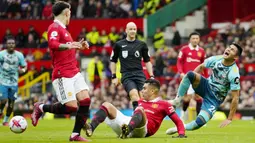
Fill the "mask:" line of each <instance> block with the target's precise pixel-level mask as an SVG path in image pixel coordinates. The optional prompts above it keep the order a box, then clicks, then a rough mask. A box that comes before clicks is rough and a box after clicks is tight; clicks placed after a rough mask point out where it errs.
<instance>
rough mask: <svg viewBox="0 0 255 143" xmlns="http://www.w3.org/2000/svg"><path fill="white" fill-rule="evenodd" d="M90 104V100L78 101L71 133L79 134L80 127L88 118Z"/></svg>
mask: <svg viewBox="0 0 255 143" xmlns="http://www.w3.org/2000/svg"><path fill="white" fill-rule="evenodd" d="M90 102H91V101H90V98H85V99H83V100H81V101H79V103H80V106H79V109H78V111H77V113H76V116H75V124H74V129H73V133H79V134H80V132H81V129H82V127H83V126H84V124H85V123H86V121H87V118H89V106H90Z"/></svg>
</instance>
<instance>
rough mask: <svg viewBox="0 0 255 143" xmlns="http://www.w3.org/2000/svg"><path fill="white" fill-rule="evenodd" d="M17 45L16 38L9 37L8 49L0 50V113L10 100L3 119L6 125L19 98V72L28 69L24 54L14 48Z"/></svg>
mask: <svg viewBox="0 0 255 143" xmlns="http://www.w3.org/2000/svg"><path fill="white" fill-rule="evenodd" d="M15 46H16V45H15V39H14V38H13V37H9V38H8V39H7V41H6V47H7V49H6V50H3V51H1V52H0V66H1V67H0V79H1V80H0V115H2V112H3V109H4V107H5V104H6V102H7V101H8V107H7V110H6V115H5V116H4V120H3V125H4V126H8V120H9V117H10V115H11V113H12V111H13V107H14V101H15V100H16V98H17V92H18V78H19V74H22V73H25V72H26V70H27V63H26V61H25V59H24V55H23V54H22V53H21V52H18V51H16V50H14V49H15Z"/></svg>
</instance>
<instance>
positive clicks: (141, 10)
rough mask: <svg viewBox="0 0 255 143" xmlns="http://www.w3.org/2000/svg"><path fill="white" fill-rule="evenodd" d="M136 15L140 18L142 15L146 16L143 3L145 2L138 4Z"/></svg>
mask: <svg viewBox="0 0 255 143" xmlns="http://www.w3.org/2000/svg"><path fill="white" fill-rule="evenodd" d="M136 16H137V17H138V18H141V17H145V16H146V11H145V7H144V5H143V3H140V4H139V5H138V8H137V9H136Z"/></svg>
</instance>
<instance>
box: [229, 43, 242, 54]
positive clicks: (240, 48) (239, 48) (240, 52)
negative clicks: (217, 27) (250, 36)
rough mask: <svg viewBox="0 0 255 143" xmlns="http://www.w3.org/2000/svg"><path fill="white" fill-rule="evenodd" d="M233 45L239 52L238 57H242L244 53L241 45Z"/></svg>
mask: <svg viewBox="0 0 255 143" xmlns="http://www.w3.org/2000/svg"><path fill="white" fill-rule="evenodd" d="M231 45H234V46H235V47H236V48H237V50H238V52H237V54H238V56H241V55H242V52H243V49H242V47H241V46H240V45H238V44H237V43H232V44H231Z"/></svg>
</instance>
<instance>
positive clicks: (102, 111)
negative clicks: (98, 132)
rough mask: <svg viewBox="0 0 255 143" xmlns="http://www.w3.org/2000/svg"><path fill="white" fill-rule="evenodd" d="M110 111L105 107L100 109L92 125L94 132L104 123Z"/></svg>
mask: <svg viewBox="0 0 255 143" xmlns="http://www.w3.org/2000/svg"><path fill="white" fill-rule="evenodd" d="M108 114H109V113H108V110H107V108H106V107H105V106H103V105H102V106H101V107H100V109H99V110H98V111H97V112H96V113H95V115H94V117H93V119H92V121H91V123H90V125H91V127H92V131H94V130H95V129H96V127H97V126H98V125H99V124H100V123H102V122H103V121H104V120H105V118H106V117H107V116H108Z"/></svg>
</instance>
